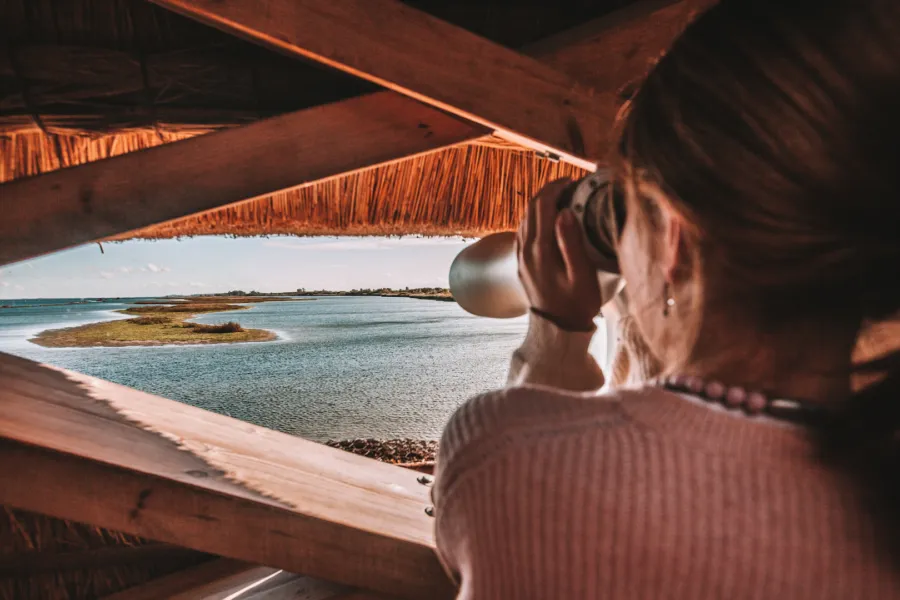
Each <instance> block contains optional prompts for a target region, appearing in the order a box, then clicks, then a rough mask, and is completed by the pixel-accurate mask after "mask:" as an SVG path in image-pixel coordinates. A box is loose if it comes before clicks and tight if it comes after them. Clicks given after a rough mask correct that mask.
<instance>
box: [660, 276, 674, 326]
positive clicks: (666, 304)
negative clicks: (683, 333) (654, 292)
mask: <svg viewBox="0 0 900 600" xmlns="http://www.w3.org/2000/svg"><path fill="white" fill-rule="evenodd" d="M673 306H675V298H674V297H673V296H672V294H671V292H670V291H669V282H668V281H667V282H666V283H665V285H664V286H663V316H664V317H668V316H669V312H670V311H671V309H672V307H673Z"/></svg>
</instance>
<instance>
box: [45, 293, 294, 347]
mask: <svg viewBox="0 0 900 600" xmlns="http://www.w3.org/2000/svg"><path fill="white" fill-rule="evenodd" d="M229 300H230V301H232V302H241V301H243V299H242V298H227V297H217V298H206V299H203V301H202V302H197V301H190V302H177V301H169V302H167V301H165V300H161V301H160V302H159V303H158V304H149V303H147V302H144V303H142V304H141V305H139V306H133V307H131V308H126V309H125V310H120V311H117V312H119V313H122V314H126V315H134V317H133V318H130V319H116V320H113V321H100V322H97V323H89V324H87V325H79V326H77V327H66V328H63V329H48V330H45V331H42V332H41V333H39V334H37V335H36V336H35V337H33V338H31V339H29V340H28V341H30V342H31V343H33V344H37V345H38V346H44V347H45V348H97V347H105V348H121V347H128V346H186V345H194V344H238V343H245V342H267V341H272V340H275V339H278V336H277V335H276V334H275V333H274V332H272V331H268V330H266V329H244V328H243V327H241V326H240V325H239V324H238V323H235V322H233V321H232V322H228V323H220V324H217V325H205V324H200V323H192V322H188V319H191V318H193V317H196V316H197V315H199V314H216V313H220V312H226V311H234V310H246V309H247V308H248V307H246V306H240V305H238V304H233V303H231V302H229ZM297 300H301V299H299V298H298V299H297ZM266 301H267V300H255V302H266ZM268 301H274V300H268Z"/></svg>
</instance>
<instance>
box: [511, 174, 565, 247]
mask: <svg viewBox="0 0 900 600" xmlns="http://www.w3.org/2000/svg"><path fill="white" fill-rule="evenodd" d="M570 182H571V180H570V179H569V178H567V177H566V178H563V179H557V180H555V181H551V182H550V183H548V184H547V185H545V186H544V187H543V188H541V190H540V191H539V192H538V193H537V195H535V197H534V198H532V199H531V202H530V203H529V205H528V210H527V213H526V216H525V235H524V239H523V240H522V241H523V246H526V247H527V246H531V244H533V243H534V242H535V240H541V241H545V242H546V241H549V240H551V239H552V238H553V227H554V223H555V222H556V213H557V208H556V205H557V202H558V200H559V196H560V194H561V193H562V192H563V190H564V189H565V188H566V186H567V185H568V184H569V183H570Z"/></svg>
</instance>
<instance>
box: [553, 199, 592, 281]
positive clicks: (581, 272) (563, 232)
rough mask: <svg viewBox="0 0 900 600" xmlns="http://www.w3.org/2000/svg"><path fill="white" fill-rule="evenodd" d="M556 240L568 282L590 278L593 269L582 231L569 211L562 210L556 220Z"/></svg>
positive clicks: (573, 214)
mask: <svg viewBox="0 0 900 600" xmlns="http://www.w3.org/2000/svg"><path fill="white" fill-rule="evenodd" d="M556 239H557V241H558V243H559V251H560V254H562V259H563V263H564V264H565V265H566V272H567V273H568V275H569V280H570V281H573V280H575V279H577V278H580V277H590V276H592V275H593V272H594V268H593V265H591V262H590V259H589V258H588V255H587V249H586V248H585V243H586V240H585V237H584V229H583V228H582V227H581V224H580V223H579V222H578V219H577V218H576V217H575V213H573V212H572V210H571V209H569V208H567V209H564V210H563V211H562V212H560V213H559V216H558V217H557V219H556Z"/></svg>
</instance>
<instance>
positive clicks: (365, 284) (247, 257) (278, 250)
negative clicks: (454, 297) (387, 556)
mask: <svg viewBox="0 0 900 600" xmlns="http://www.w3.org/2000/svg"><path fill="white" fill-rule="evenodd" d="M472 242H474V240H464V239H462V238H422V237H403V238H385V237H345V238H325V237H312V238H297V237H287V236H272V237H268V238H226V237H197V238H190V239H184V240H157V241H145V240H134V241H129V242H119V243H104V244H103V252H102V253H101V252H100V247H99V246H98V245H97V244H96V243H94V244H87V245H84V246H79V247H77V248H72V249H70V250H64V251H62V252H57V253H55V254H51V255H48V256H43V257H39V258H35V259H32V260H29V261H24V262H20V263H15V264H12V265H6V266H4V267H2V268H0V298H2V299H13V298H98V297H140V296H163V295H168V294H198V293H217V292H227V291H230V290H243V291H246V292H249V291H251V290H256V291H259V292H286V291H294V290H297V289H298V288H305V289H308V290H313V289H327V290H350V289H354V288H381V287H390V288H404V287H447V272H448V269H449V268H450V263H451V262H452V261H453V258H454V257H455V256H456V254H457V253H458V252H459V251H460V250H462V249H463V248H465V247H466V246H467V245H469V244H471V243H472Z"/></svg>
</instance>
